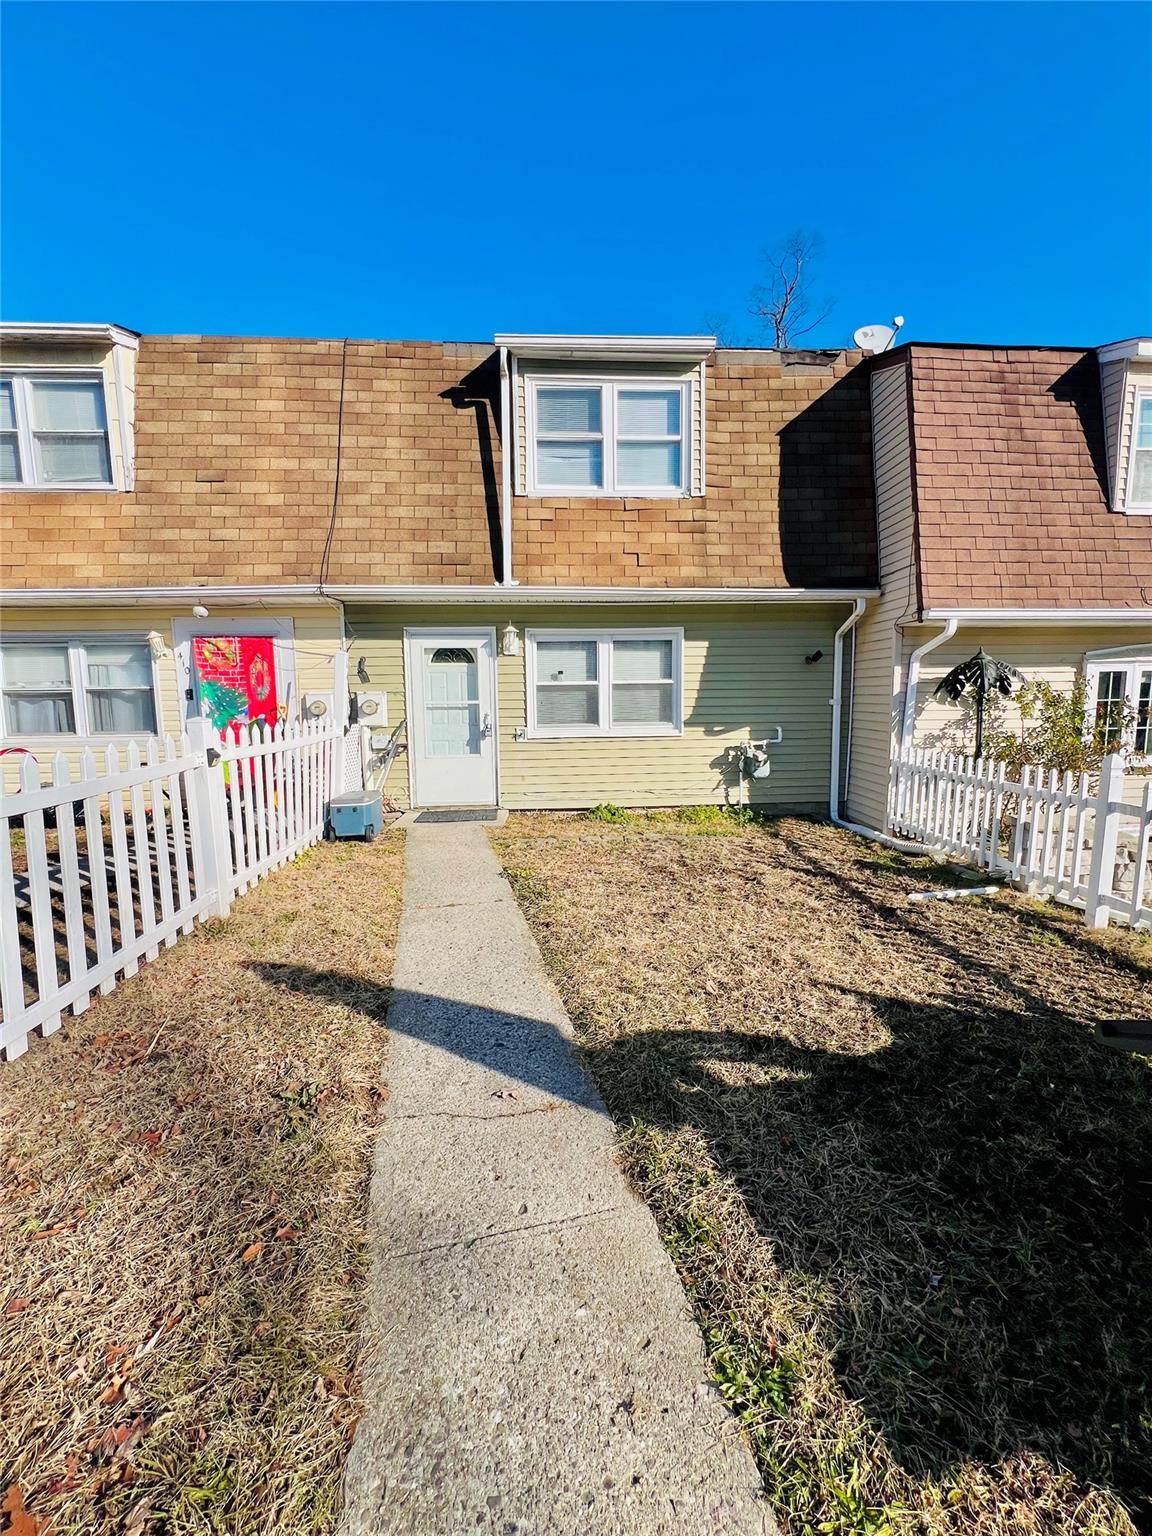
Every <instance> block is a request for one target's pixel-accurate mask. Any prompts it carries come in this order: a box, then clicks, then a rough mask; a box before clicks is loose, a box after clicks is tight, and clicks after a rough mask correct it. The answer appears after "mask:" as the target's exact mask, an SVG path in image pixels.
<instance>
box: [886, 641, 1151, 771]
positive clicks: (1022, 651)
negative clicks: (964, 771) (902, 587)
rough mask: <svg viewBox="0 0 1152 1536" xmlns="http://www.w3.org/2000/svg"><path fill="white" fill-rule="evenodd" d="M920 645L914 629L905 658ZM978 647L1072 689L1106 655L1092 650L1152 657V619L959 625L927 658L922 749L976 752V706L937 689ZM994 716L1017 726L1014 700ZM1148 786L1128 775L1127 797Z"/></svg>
mask: <svg viewBox="0 0 1152 1536" xmlns="http://www.w3.org/2000/svg"><path fill="white" fill-rule="evenodd" d="M917 643H918V640H917V638H916V631H915V630H912V631H910V632H909V635H908V637H907V639H906V640H905V642H904V645H905V659H906V658H907V654H908V652H909V651H911V649H912V648H913V647H914V646H915V645H916V644H917ZM980 646H983V647H984V649H985V650H986V651H987V652H988V654H989V655H990V656H995V657H996V659H997V660H998V661H1006V662H1008V663H1009V664H1010V665H1011V666H1014V667H1016V668H1017V669H1018V670H1019V671H1020V672H1022V673H1023V674H1024V676H1025V677H1026V678H1027V679H1028V681H1029V682H1038V681H1043V682H1047V683H1050V684H1051V685H1052V687H1053V688H1058V689H1059V690H1060V691H1061V692H1062V693H1069V692H1071V690H1072V687H1073V685H1074V684H1075V682H1076V679H1077V677H1078V676H1080V674H1081V673H1082V672H1083V671H1084V667H1085V662H1086V660H1087V661H1096V660H1099V661H1101V662H1103V660H1104V658H1103V657H1095V656H1093V655H1092V653H1093V652H1096V651H1113V652H1115V653H1116V654H1117V655H1119V654H1123V655H1125V656H1145V655H1146V656H1149V657H1150V658H1152V623H1149V624H1147V625H1134V624H1126V625H1123V626H1120V625H1118V624H1112V625H1101V626H1100V627H1099V628H1098V629H1097V628H1095V627H1093V628H1090V629H1089V628H1086V627H1085V628H1080V627H1077V628H1076V629H1071V628H1067V629H1060V628H1058V627H1057V626H1055V625H1050V626H1047V627H1044V628H1041V627H1040V626H1039V625H1037V626H1036V627H1032V626H1031V625H1027V626H1026V625H1001V626H1000V627H999V628H992V627H985V628H979V629H978V628H976V627H975V626H973V627H972V628H971V629H967V628H965V627H964V626H963V625H961V626H960V629H959V631H958V633H957V634H956V635H954V636H953V638H952V639H951V640H950V641H949V642H948V643H947V645H942V646H941V647H940V649H939V650H936V651H932V652H930V653H929V654H928V655H927V656H926V657H925V658H924V662H923V665H922V668H921V672H920V686H919V688H918V690H917V705H916V736H915V742H916V745H917V746H918V747H942V748H944V749H945V750H946V751H949V752H963V753H968V752H971V751H972V750H973V747H974V745H975V715H974V710H973V708H972V706H971V705H970V704H967V703H966V704H964V705H963V706H961V705H960V704H949V703H948V702H947V700H940V699H937V698H935V697H934V695H933V690H934V689H935V687H936V684H937V683H938V682H939V681H940V679H941V678H942V677H943V676H944V675H945V673H946V672H949V671H950V670H951V669H952V668H953V667H954V666H956V664H957V663H958V662H961V661H965V660H967V658H968V657H969V656H975V654H976V652H977V650H978V649H979V648H980ZM996 716H997V725H996V729H1000V730H1015V729H1017V728H1018V727H1019V724H1020V714H1019V711H1018V710H1017V709H1016V708H1015V707H1014V706H1013V704H1012V703H1011V702H1010V701H1005V703H1004V707H1003V710H1002V711H1000V710H997V712H996ZM1144 784H1145V778H1144V776H1143V775H1139V774H1131V775H1129V776H1128V778H1127V779H1126V780H1125V787H1124V798H1125V799H1126V800H1138V799H1139V797H1140V795H1142V794H1143V792H1144Z"/></svg>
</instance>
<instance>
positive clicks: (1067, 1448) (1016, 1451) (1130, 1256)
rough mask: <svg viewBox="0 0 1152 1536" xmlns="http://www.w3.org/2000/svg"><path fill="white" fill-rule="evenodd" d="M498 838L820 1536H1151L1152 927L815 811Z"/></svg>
mask: <svg viewBox="0 0 1152 1536" xmlns="http://www.w3.org/2000/svg"><path fill="white" fill-rule="evenodd" d="M709 831H722V832H729V833H732V834H733V835H725V836H701V835H699V834H700V833H702V832H709ZM496 844H497V847H498V850H499V852H500V853H501V855H502V856H503V859H504V862H505V866H506V868H507V869H508V870H509V873H510V876H511V878H512V881H513V884H514V886H515V888H516V889H517V891H518V893H519V895H520V898H521V901H522V903H523V905H524V907H525V909H526V911H527V912H528V914H529V917H530V920H531V922H532V923H533V925H534V927H535V931H536V933H537V935H538V937H539V938H540V940H541V942H542V945H543V948H544V950H545V952H546V954H547V956H548V957H549V959H550V962H551V965H552V967H553V968H554V972H555V974H556V976H557V978H558V981H559V984H560V986H561V988H562V990H563V992H564V995H565V998H566V1001H567V1003H568V1006H569V1008H570V1010H571V1012H572V1015H573V1018H574V1020H575V1022H576V1025H577V1028H578V1030H579V1033H580V1038H581V1041H582V1046H583V1049H584V1051H585V1053H586V1056H587V1059H588V1061H589V1063H590V1066H591V1068H592V1071H593V1073H594V1074H595V1076H596V1078H597V1080H598V1083H599V1086H600V1088H601V1091H602V1092H603V1094H604V1096H605V1098H606V1100H607V1102H608V1104H609V1107H610V1108H611V1110H612V1112H613V1113H614V1115H615V1116H616V1118H617V1121H618V1123H619V1125H620V1127H621V1131H622V1137H621V1141H622V1151H623V1157H624V1160H625V1163H626V1166H627V1168H628V1170H629V1172H630V1174H631V1175H632V1177H633V1178H634V1180H635V1182H636V1184H637V1186H638V1188H639V1189H640V1190H641V1191H642V1193H643V1194H644V1196H645V1198H646V1199H647V1200H648V1201H649V1203H650V1204H651V1206H652V1208H653V1210H654V1211H655V1213H656V1216H657V1219H658V1221H659V1222H660V1225H661V1229H662V1231H663V1235H664V1239H665V1241H666V1243H667V1245H668V1247H669V1248H670V1250H671V1252H672V1255H673V1257H674V1258H675V1260H676V1263H677V1265H678V1267H679V1269H680V1272H681V1274H682V1276H683V1279H684V1282H685V1285H686V1286H687V1288H688V1291H689V1294H690V1296H691V1298H692V1300H693V1304H694V1306H695V1308H696V1312H697V1315H698V1318H699V1320H700V1324H701V1327H702V1329H703V1331H704V1334H705V1338H706V1341H707V1343H708V1346H709V1348H710V1351H711V1355H712V1360H713V1366H714V1370H715V1373H716V1376H717V1379H718V1381H719V1382H720V1384H721V1387H722V1389H723V1391H724V1392H725V1393H726V1395H727V1396H728V1398H729V1400H730V1401H731V1403H732V1405H733V1408H734V1409H735V1410H736V1412H737V1413H738V1414H739V1415H740V1417H741V1418H742V1420H743V1422H744V1423H745V1425H746V1426H747V1429H748V1432H749V1434H750V1436H751V1439H752V1442H753V1445H754V1447H755V1450H756V1454H757V1456H758V1459H759V1462H760V1466H761V1470H762V1472H763V1476H764V1480H765V1484H766V1486H767V1488H768V1490H769V1493H770V1496H771V1497H772V1500H773V1503H774V1506H775V1508H776V1509H777V1511H778V1514H779V1518H780V1520H781V1523H782V1525H783V1527H784V1528H785V1529H786V1530H787V1531H788V1532H789V1533H790V1536H816V1533H822V1536H823V1533H834V1536H929V1533H930V1536H1132V1532H1133V1531H1134V1530H1140V1531H1149V1530H1152V1244H1150V1197H1152V1072H1150V1071H1149V1065H1150V1064H1149V1062H1148V1061H1145V1060H1142V1059H1137V1058H1134V1057H1130V1056H1118V1055H1115V1054H1112V1053H1110V1052H1109V1051H1107V1050H1106V1049H1104V1048H1103V1047H1101V1046H1100V1045H1098V1044H1097V1043H1096V1041H1095V1040H1094V1038H1093V1024H1094V1021H1095V1020H1097V1019H1099V1018H1102V1017H1113V1018H1119V1017H1133V1016H1136V1015H1138V1014H1139V1013H1141V1012H1143V1014H1144V1015H1145V1016H1146V1015H1147V1012H1148V1008H1149V1002H1150V996H1152V939H1150V938H1149V937H1148V936H1140V935H1135V934H1131V933H1124V932H1122V931H1120V930H1114V931H1112V932H1110V933H1109V934H1108V935H1107V936H1105V937H1104V938H1102V939H1099V938H1096V937H1094V936H1093V935H1091V934H1090V933H1089V932H1088V931H1087V930H1086V929H1085V928H1084V927H1083V924H1082V922H1081V920H1080V919H1079V917H1078V916H1077V915H1076V914H1075V913H1072V912H1068V911H1065V910H1061V909H1058V908H1054V907H1050V906H1042V905H1040V904H1037V903H1031V902H1027V901H1024V900H1021V899H1019V898H1016V897H1013V896H1009V895H1005V896H1003V897H1000V898H997V899H996V900H995V901H994V902H992V903H978V902H975V901H969V902H951V903H932V904H928V905H925V906H919V907H909V906H908V905H907V904H906V902H905V896H906V894H907V893H908V892H909V891H911V890H915V889H918V888H921V889H922V888H924V887H925V886H926V885H928V884H930V883H933V882H937V881H942V880H943V881H947V880H948V878H949V877H948V874H947V872H946V871H940V870H938V869H937V868H936V867H935V866H933V865H931V864H926V863H924V862H923V861H916V862H915V863H913V862H912V861H908V860H905V859H902V858H901V857H899V856H898V855H895V854H890V853H887V852H885V851H884V850H883V849H881V848H879V847H877V846H876V845H872V844H868V843H864V842H861V841H858V840H856V839H854V838H853V837H852V836H850V835H849V834H847V833H841V832H839V831H837V830H835V829H833V828H831V827H827V826H819V825H814V824H810V823H804V822H800V821H788V820H785V821H780V822H778V823H775V824H771V823H769V824H765V825H764V826H763V827H750V828H740V827H739V826H733V824H732V823H731V822H727V823H725V822H724V820H723V818H720V817H717V816H716V815H715V814H713V815H712V816H705V817H704V818H703V820H701V821H700V822H698V823H696V824H693V823H690V822H685V821H683V820H680V819H678V818H676V817H675V816H669V815H664V816H648V817H637V818H634V819H633V820H632V821H631V822H630V823H628V824H625V825H612V824H604V823H597V822H596V821H594V820H590V819H589V818H586V817H560V816H522V817H519V818H515V819H514V820H513V821H511V822H510V823H509V824H508V826H507V827H506V828H504V829H503V831H502V832H501V833H499V834H497V835H496Z"/></svg>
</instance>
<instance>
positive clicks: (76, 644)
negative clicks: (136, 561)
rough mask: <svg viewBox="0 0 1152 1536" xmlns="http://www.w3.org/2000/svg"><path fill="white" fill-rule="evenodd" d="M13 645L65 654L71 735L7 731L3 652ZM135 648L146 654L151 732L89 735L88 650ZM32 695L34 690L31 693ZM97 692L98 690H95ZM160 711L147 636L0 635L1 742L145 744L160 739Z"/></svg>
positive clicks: (153, 659)
mask: <svg viewBox="0 0 1152 1536" xmlns="http://www.w3.org/2000/svg"><path fill="white" fill-rule="evenodd" d="M16 645H56V646H60V647H62V648H64V649H66V650H67V652H68V679H69V684H70V687H71V691H72V717H73V719H74V721H75V723H76V729H75V730H74V731H33V732H25V733H24V734H23V735H17V734H16V733H15V732H14V731H13V732H9V730H8V704H7V697H6V693H5V684H4V649H5V648H6V647H7V646H16ZM90 645H94V646H99V645H139V646H143V647H145V648H146V649H147V650H148V660H149V666H150V669H151V671H150V675H151V679H152V713H153V717H154V719H155V721H156V729H155V730H154V731H93V730H90V729H89V714H88V646H90ZM31 691H35V690H31ZM96 691H97V692H99V691H100V690H99V689H97V690H96ZM163 719H164V717H163V715H162V713H161V708H160V673H159V667H158V665H157V661H156V656H155V653H154V652H153V651H152V648H151V646H150V645H149V643H148V639H147V636H145V635H141V634H125V633H123V632H117V633H112V632H110V633H108V634H84V635H73V634H65V635H61V634H56V633H53V632H52V631H49V630H45V631H43V632H41V633H39V634H18V635H12V634H5V635H0V739H3V740H4V741H6V742H8V741H12V742H22V741H61V742H67V741H81V740H84V741H105V742H112V741H149V740H152V739H153V738H158V737H159V736H160V733H161V730H162V726H163Z"/></svg>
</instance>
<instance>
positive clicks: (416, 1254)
mask: <svg viewBox="0 0 1152 1536" xmlns="http://www.w3.org/2000/svg"><path fill="white" fill-rule="evenodd" d="M620 1209H621V1208H620V1206H618V1205H606V1206H605V1207H604V1208H603V1209H602V1210H599V1211H573V1212H572V1214H571V1215H570V1216H550V1217H549V1218H548V1220H547V1221H526V1222H524V1223H523V1224H522V1225H520V1226H517V1227H502V1228H500V1230H499V1231H496V1232H474V1233H473V1234H472V1235H471V1236H469V1237H453V1238H449V1240H448V1241H447V1242H446V1243H433V1244H432V1245H431V1247H429V1248H408V1249H405V1250H404V1251H402V1252H400V1253H394V1254H393V1255H392V1257H393V1258H394V1259H417V1258H424V1257H425V1255H427V1254H429V1253H443V1252H444V1250H445V1249H446V1248H474V1247H475V1246H476V1244H477V1243H488V1242H492V1241H493V1240H494V1239H495V1238H498V1237H520V1236H521V1235H522V1234H523V1233H525V1232H541V1231H543V1230H544V1229H545V1228H556V1227H570V1226H574V1225H575V1224H576V1223H578V1222H585V1221H593V1220H595V1218H596V1217H598V1216H615V1215H617V1214H619V1211H620Z"/></svg>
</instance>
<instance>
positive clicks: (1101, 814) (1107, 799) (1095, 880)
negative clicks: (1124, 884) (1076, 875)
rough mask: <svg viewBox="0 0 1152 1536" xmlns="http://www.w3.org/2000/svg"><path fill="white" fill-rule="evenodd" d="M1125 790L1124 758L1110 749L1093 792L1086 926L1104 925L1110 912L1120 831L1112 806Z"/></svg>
mask: <svg viewBox="0 0 1152 1536" xmlns="http://www.w3.org/2000/svg"><path fill="white" fill-rule="evenodd" d="M1123 793H1124V759H1123V757H1122V756H1121V754H1120V753H1119V752H1110V753H1109V754H1108V756H1107V757H1106V758H1105V759H1104V761H1103V763H1102V764H1101V766H1100V788H1099V789H1098V791H1097V793H1096V804H1095V807H1094V809H1095V818H1094V822H1093V827H1092V863H1091V865H1090V867H1089V870H1088V889H1087V893H1086V896H1085V902H1084V921H1085V922H1086V923H1087V924H1088V926H1089V928H1107V926H1108V920H1109V918H1110V917H1111V915H1112V907H1111V903H1110V902H1109V900H1108V898H1109V897H1110V896H1111V895H1112V881H1113V879H1114V878H1115V872H1116V842H1117V837H1118V834H1119V831H1120V812H1119V810H1118V809H1113V807H1114V806H1116V805H1117V804H1118V802H1119V800H1120V798H1121V796H1122V795H1123Z"/></svg>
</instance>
